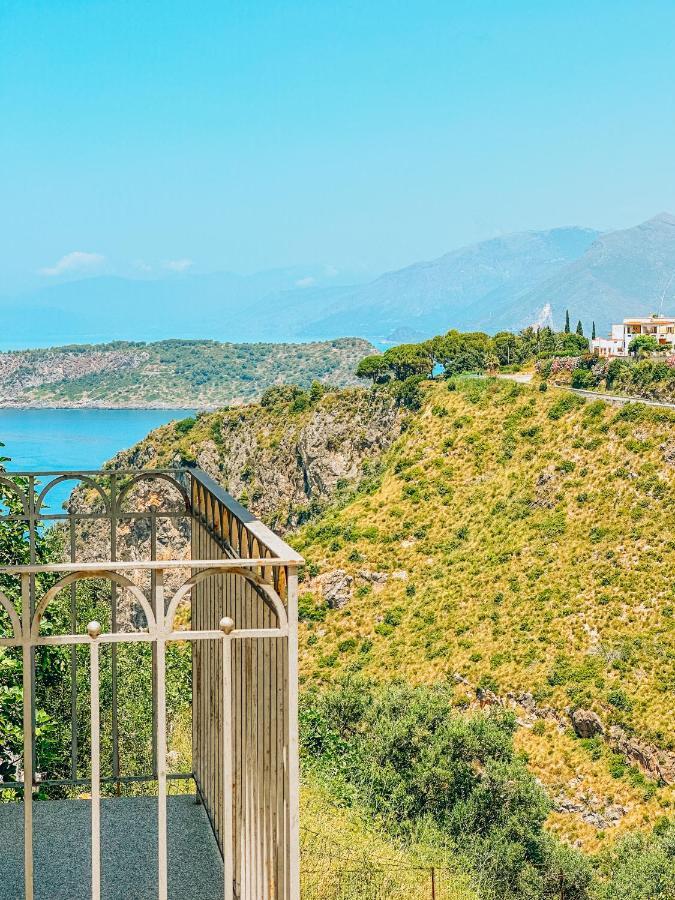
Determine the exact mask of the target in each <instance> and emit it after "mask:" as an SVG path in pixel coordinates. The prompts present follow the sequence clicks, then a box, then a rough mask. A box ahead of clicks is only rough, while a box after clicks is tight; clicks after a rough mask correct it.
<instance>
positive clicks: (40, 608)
mask: <svg viewBox="0 0 675 900" xmlns="http://www.w3.org/2000/svg"><path fill="white" fill-rule="evenodd" d="M96 579H104V580H106V581H111V582H112V583H113V584H116V585H117V586H118V587H121V588H123V589H124V590H128V591H129V593H130V594H131V595H132V596H133V597H135V598H136V600H137V601H138V603H139V605H140V607H141V609H142V610H143V613H144V615H145V619H146V622H147V626H148V632H149V633H150V634H152V633H154V631H155V630H156V627H157V623H156V621H155V616H154V613H153V611H152V607H151V606H150V604H149V603H148V601H147V599H146V598H145V596H144V594H143V592H142V591H141V590H140V588H138V587H136V585H135V584H134V583H133V581H130V580H129V579H128V578H126V577H125V576H124V575H120V574H119V573H117V572H110V571H100V572H95V571H91V570H87V571H85V572H71V573H70V574H69V575H66V576H65V578H61V579H60V580H59V581H57V582H56V584H55V585H53V586H52V587H51V588H50V589H49V590H48V591H47V593H46V594H45V595H44V597H42V599H41V600H40V602H39V603H38V604H37V606H36V608H35V614H34V615H33V621H32V623H31V631H30V634H31V640H32V641H34V642H36V643H37V642H38V641H39V640H40V622H41V621H42V617H43V616H44V614H45V612H46V611H47V607H48V606H49V604H50V603H51V602H52V601H53V600H54V598H55V597H56V596H57V595H58V594H60V593H61V591H62V590H63V589H64V588H67V587H69V586H70V585H71V584H75V583H76V582H78V581H92V580H96ZM50 637H54V638H55V637H57V636H56V635H50Z"/></svg>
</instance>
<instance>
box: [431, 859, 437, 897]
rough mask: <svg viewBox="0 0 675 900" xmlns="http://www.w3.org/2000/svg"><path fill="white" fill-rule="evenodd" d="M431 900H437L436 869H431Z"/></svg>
mask: <svg viewBox="0 0 675 900" xmlns="http://www.w3.org/2000/svg"><path fill="white" fill-rule="evenodd" d="M431 900H436V869H435V868H434V867H433V866H432V867H431Z"/></svg>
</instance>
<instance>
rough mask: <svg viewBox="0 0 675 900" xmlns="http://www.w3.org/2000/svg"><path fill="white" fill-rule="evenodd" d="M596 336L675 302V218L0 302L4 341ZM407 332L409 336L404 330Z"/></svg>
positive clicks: (82, 285) (100, 285)
mask: <svg viewBox="0 0 675 900" xmlns="http://www.w3.org/2000/svg"><path fill="white" fill-rule="evenodd" d="M566 309H569V311H570V316H571V318H572V319H573V320H576V319H579V318H580V319H582V321H583V322H584V324H585V325H586V327H587V328H590V325H591V321H593V320H594V321H595V323H596V327H597V329H598V331H599V332H604V331H606V330H607V329H608V328H609V325H610V323H611V322H612V321H616V320H618V319H621V318H623V317H624V316H626V315H629V314H648V313H650V312H653V311H658V310H661V311H663V312H673V311H674V310H675V217H674V216H672V215H670V214H668V213H661V214H660V215H657V216H655V217H654V218H652V219H649V220H648V221H647V222H644V223H643V224H641V225H637V226H635V227H633V228H629V229H626V230H623V231H613V232H607V233H600V232H598V231H594V230H592V229H589V228H579V227H568V228H555V229H552V230H550V231H532V232H523V233H520V234H513V235H508V236H505V237H499V238H494V239H492V240H488V241H482V242H481V243H478V244H473V245H471V246H469V247H464V248H461V249H459V250H454V251H452V252H451V253H447V254H445V255H444V256H441V257H439V258H438V259H435V260H431V261H429V262H419V263H415V264H413V265H411V266H407V267H406V268H403V269H399V270H397V271H393V272H387V273H385V274H383V275H381V276H379V277H378V278H376V279H375V280H374V281H371V282H369V283H367V284H357V285H354V284H351V285H350V284H344V283H342V284H341V283H340V279H339V278H336V277H334V273H328V274H327V273H326V270H325V269H323V268H322V267H314V268H310V269H307V268H306V267H303V268H299V267H298V268H291V269H284V270H276V271H273V272H262V273H259V274H257V275H252V276H246V277H244V276H239V275H234V274H231V273H215V274H212V275H190V274H184V275H181V276H175V277H172V278H170V279H162V280H154V281H153V280H140V279H138V280H133V279H129V278H116V277H100V278H90V279H86V280H82V281H76V282H68V283H63V284H59V285H55V286H50V287H47V288H42V289H40V290H38V291H33V292H31V293H28V294H24V295H23V296H21V297H17V296H15V297H4V298H0V315H2V323H3V327H2V334H1V335H0V342H2V343H1V344H0V346H4V347H7V346H8V345H10V344H13V345H14V346H18V345H21V344H23V345H24V346H35V345H36V344H42V345H44V344H45V343H49V342H52V343H64V342H66V341H67V342H70V341H73V342H75V341H78V342H79V341H88V342H94V341H102V340H125V339H126V340H157V339H162V338H167V337H171V336H176V335H180V336H181V337H186V338H197V337H200V338H213V339H217V340H232V341H282V340H285V341H289V340H296V341H297V340H322V339H329V338H333V337H337V336H342V335H357V336H360V337H365V338H368V339H370V340H374V341H382V342H385V341H387V339H389V338H390V337H391V336H392V335H405V336H412V335H414V336H415V337H417V336H427V335H432V334H437V333H439V332H442V331H446V330H447V329H449V328H460V329H472V330H473V329H481V330H486V331H489V332H495V331H498V330H500V329H504V328H509V329H517V328H522V327H524V326H526V325H529V324H532V323H534V322H538V321H544V320H546V319H547V318H549V317H552V319H553V320H554V322H555V324H557V325H560V324H561V323H562V322H563V320H564V316H565V310H566ZM408 339H410V338H408Z"/></svg>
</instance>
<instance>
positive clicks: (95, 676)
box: [87, 622, 101, 900]
mask: <svg viewBox="0 0 675 900" xmlns="http://www.w3.org/2000/svg"><path fill="white" fill-rule="evenodd" d="M87 631H88V632H89V636H90V637H91V643H90V644H89V660H90V678H91V898H92V900H100V898H101V720H100V708H99V653H98V650H99V644H98V640H97V638H98V636H99V634H100V633H101V626H100V625H99V624H98V622H90V623H89V625H88V626H87Z"/></svg>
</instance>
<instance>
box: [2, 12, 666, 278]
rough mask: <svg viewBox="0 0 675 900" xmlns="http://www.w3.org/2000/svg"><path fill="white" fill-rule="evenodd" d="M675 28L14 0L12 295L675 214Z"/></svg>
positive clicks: (621, 15) (385, 256) (387, 263)
mask: <svg viewBox="0 0 675 900" xmlns="http://www.w3.org/2000/svg"><path fill="white" fill-rule="evenodd" d="M673 26H675V8H674V7H673V6H672V5H671V4H668V3H665V2H652V3H650V4H648V5H646V6H645V5H643V6H641V7H640V8H636V7H635V5H634V4H629V3H616V2H613V3H609V2H594V3H591V4H588V3H584V4H582V3H580V2H572V3H567V4H565V5H564V6H563V5H556V6H553V5H550V4H549V5H545V6H542V5H541V4H534V3H530V2H515V3H510V4H508V5H500V4H495V3H491V2H482V3H478V4H476V3H468V2H458V3H453V4H452V5H448V4H447V3H443V2H429V0H427V2H423V3H421V4H416V5H415V6H414V7H412V6H408V5H406V4H399V5H393V4H390V3H384V2H379V0H374V2H372V3H370V4H367V5H364V4H352V3H341V4H339V5H337V4H328V3H313V4H308V3H299V2H295V3H283V4H281V3H277V2H254V3H247V4H243V3H241V2H234V3H230V4H227V5H225V4H219V3H215V2H213V0H208V2H204V3H202V4H199V6H198V8H195V7H194V5H188V4H187V3H185V2H178V0H166V2H162V3H159V2H157V0H149V2H147V3H144V4H135V3H131V2H129V0H115V2H112V0H99V2H96V3H86V4H85V3H82V2H79V0H61V2H58V3H42V2H25V0H22V2H18V0H7V2H5V3H3V4H2V8H1V9H0V51H1V52H0V110H1V111H2V116H3V130H2V135H1V136H0V159H1V160H2V164H3V172H4V175H5V177H4V178H3V185H2V188H0V191H1V193H0V198H1V199H2V205H3V211H4V216H3V221H2V224H1V225H0V293H3V294H9V293H14V292H18V291H22V290H27V289H30V288H34V287H40V286H42V285H46V284H50V283H54V282H58V281H60V280H62V279H66V278H69V277H72V276H76V277H82V276H84V275H87V274H90V275H95V274H102V273H110V274H119V275H125V276H130V275H133V276H135V277H142V276H143V275H147V276H150V277H161V276H163V275H164V274H171V273H176V274H180V273H181V272H216V271H218V272H220V271H234V272H243V273H247V272H260V271H264V270H268V269H275V268H285V267H288V266H300V267H302V266H316V265H323V266H325V267H327V268H328V269H330V270H334V271H335V272H336V275H337V276H341V277H342V278H343V280H344V278H345V276H346V273H354V274H356V276H357V277H358V276H359V274H360V278H359V280H366V279H367V278H372V277H375V276H376V275H378V274H380V273H381V272H385V271H389V270H392V269H398V268H401V267H403V266H405V265H407V264H410V263H412V262H415V261H417V260H426V259H433V258H435V257H438V256H440V255H442V254H443V253H446V252H448V251H450V250H452V249H456V248H458V247H461V246H464V245H467V244H472V243H475V242H477V241H480V240H484V239H488V238H490V237H495V236H499V235H503V234H507V233H512V232H519V231H524V230H541V229H548V228H553V227H556V226H560V225H581V226H587V227H590V228H597V229H599V230H612V229H616V228H623V227H629V226H631V225H633V224H635V223H637V222H640V221H643V220H644V219H647V218H649V217H650V216H652V215H653V214H654V213H655V212H657V211H658V210H662V209H675V181H674V179H673V178H672V169H673V162H672V158H671V154H670V147H671V146H672V143H673V137H674V136H675V121H674V120H673V117H672V116H670V115H668V110H669V109H670V108H671V106H672V97H671V95H670V85H671V84H672V80H673V78H672V76H673V74H674V73H673V70H674V68H675V57H674V56H673V54H672V40H671V36H672V34H673V32H674V28H673ZM307 277H310V276H307Z"/></svg>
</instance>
